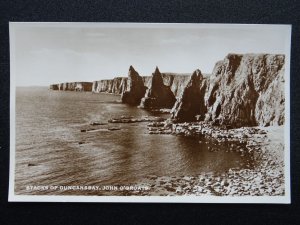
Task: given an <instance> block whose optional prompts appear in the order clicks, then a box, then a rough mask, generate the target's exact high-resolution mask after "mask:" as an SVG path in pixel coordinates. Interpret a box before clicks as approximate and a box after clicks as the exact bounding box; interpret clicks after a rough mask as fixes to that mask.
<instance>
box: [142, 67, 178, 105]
mask: <svg viewBox="0 0 300 225" xmlns="http://www.w3.org/2000/svg"><path fill="white" fill-rule="evenodd" d="M175 101H176V99H175V96H174V94H173V92H172V91H171V89H170V86H167V85H164V82H163V78H162V74H161V73H160V71H159V69H158V68H157V67H156V69H155V71H154V73H152V77H151V80H150V81H149V86H148V89H147V91H146V94H145V97H143V98H142V100H141V104H140V107H141V108H148V109H155V108H172V107H173V105H174V103H175Z"/></svg>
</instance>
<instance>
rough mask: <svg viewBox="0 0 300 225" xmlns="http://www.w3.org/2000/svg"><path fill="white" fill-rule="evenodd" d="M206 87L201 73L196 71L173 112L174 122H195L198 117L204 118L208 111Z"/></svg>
mask: <svg viewBox="0 0 300 225" xmlns="http://www.w3.org/2000/svg"><path fill="white" fill-rule="evenodd" d="M206 85H207V84H206V79H205V78H204V77H203V75H202V73H201V71H200V70H196V71H194V73H193V74H192V76H191V77H190V80H189V82H188V83H187V85H186V86H185V88H184V90H183V91H182V93H181V95H180V97H179V98H178V99H177V101H176V103H175V105H174V107H173V109H172V111H171V113H172V118H173V119H174V120H176V121H177V122H182V121H194V120H196V116H198V119H201V118H204V116H205V113H206V111H207V110H206V106H205V100H204V95H205V90H206Z"/></svg>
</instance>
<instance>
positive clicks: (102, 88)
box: [92, 73, 191, 97]
mask: <svg viewBox="0 0 300 225" xmlns="http://www.w3.org/2000/svg"><path fill="white" fill-rule="evenodd" d="M161 75H162V78H163V82H164V85H166V86H170V88H171V91H172V92H173V94H174V95H175V97H178V96H179V95H180V93H181V92H182V91H183V88H184V86H185V85H186V83H187V82H188V81H189V78H190V75H191V74H188V73H187V74H177V73H161ZM141 77H142V80H143V82H144V86H146V87H149V86H150V83H149V82H150V81H151V76H141ZM127 80H128V77H116V78H114V79H111V80H99V81H94V82H93V88H92V91H93V92H94V93H100V92H104V93H110V94H117V95H121V94H122V93H123V92H124V90H126V89H127Z"/></svg>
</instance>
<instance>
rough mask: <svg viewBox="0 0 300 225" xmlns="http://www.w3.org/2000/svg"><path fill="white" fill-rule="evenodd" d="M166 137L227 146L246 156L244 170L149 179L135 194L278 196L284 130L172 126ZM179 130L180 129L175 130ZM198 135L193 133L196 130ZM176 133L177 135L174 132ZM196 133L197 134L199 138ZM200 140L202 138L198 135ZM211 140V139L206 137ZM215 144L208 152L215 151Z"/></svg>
mask: <svg viewBox="0 0 300 225" xmlns="http://www.w3.org/2000/svg"><path fill="white" fill-rule="evenodd" d="M175 127H176V129H175V131H174V132H171V133H170V134H177V135H185V136H191V135H192V136H195V135H196V136H198V137H201V135H204V136H205V137H208V139H207V138H204V139H202V141H203V140H206V141H214V142H215V143H219V144H221V145H224V144H225V145H227V146H228V147H227V148H226V149H227V150H226V151H228V152H230V151H236V152H239V153H240V154H241V156H242V157H248V158H249V161H248V163H247V164H246V168H239V167H237V168H231V169H229V170H228V171H226V172H223V173H219V174H218V173H199V174H197V175H190V176H189V175H185V176H173V177H167V176H163V177H158V176H155V175H153V176H149V177H147V179H145V180H144V181H143V184H147V185H149V187H150V189H149V191H144V192H143V193H141V192H136V193H132V194H133V195H134V194H137V195H152V196H153V195H160V196H165V195H215V196H244V195H246V196H282V195H284V193H285V186H284V185H285V183H284V145H283V143H284V140H283V136H284V135H283V131H284V127H283V126H280V127H268V128H265V127H243V128H239V129H230V130H223V129H221V128H216V127H215V126H210V125H204V124H203V123H202V124H189V125H187V124H176V125H175ZM179 127H180V129H178V128H179ZM200 127H202V129H201V132H196V131H199V130H200ZM178 130H180V132H179V131H178ZM199 134H200V135H199ZM202 137H203V136H202ZM210 137H211V138H212V139H211V140H210V139H209V138H210ZM217 145H218V144H216V148H215V149H214V148H212V149H211V151H216V154H217V152H218V147H217Z"/></svg>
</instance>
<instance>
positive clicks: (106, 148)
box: [15, 88, 245, 194]
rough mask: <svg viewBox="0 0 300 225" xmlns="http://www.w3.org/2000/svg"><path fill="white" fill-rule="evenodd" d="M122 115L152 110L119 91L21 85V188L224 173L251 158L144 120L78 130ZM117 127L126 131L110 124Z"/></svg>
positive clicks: (18, 157) (18, 167) (18, 158)
mask: <svg viewBox="0 0 300 225" xmlns="http://www.w3.org/2000/svg"><path fill="white" fill-rule="evenodd" d="M122 115H125V116H134V117H141V116H145V115H153V114H152V113H151V112H148V111H146V110H142V109H138V108H137V107H130V106H128V105H125V104H121V103H120V96H115V95H109V94H93V93H90V92H62V91H50V90H48V89H47V88H17V93H16V172H15V191H16V194H24V193H26V194H40V193H39V192H30V193H28V192H26V190H25V187H26V186H27V185H114V184H118V185H119V184H135V183H139V182H140V181H142V180H143V179H144V178H145V177H146V176H148V175H157V176H181V175H197V174H199V173H201V172H217V173H218V172H223V171H226V170H228V169H229V168H235V167H240V166H243V165H244V164H245V158H243V157H241V156H240V154H238V153H236V152H225V151H219V152H210V151H209V150H208V147H209V146H210V144H206V143H205V142H204V143H202V144H199V142H198V141H197V140H194V139H190V138H186V137H181V136H174V135H149V134H148V132H147V127H146V123H131V124H107V125H102V126H99V127H97V128H103V129H99V130H98V131H96V132H86V133H84V132H80V130H81V129H83V128H85V127H87V126H89V123H90V122H92V121H98V122H99V121H100V122H107V120H108V119H110V118H111V117H120V116H122ZM112 127H114V128H115V127H117V128H120V130H114V131H109V130H107V128H112ZM219 148H224V146H222V145H221V146H219ZM51 194H63V193H60V192H59V193H58V192H57V193H56V192H55V191H52V192H51ZM68 194H70V192H68ZM71 194H72V192H71ZM74 194H77V193H75V192H74Z"/></svg>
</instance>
